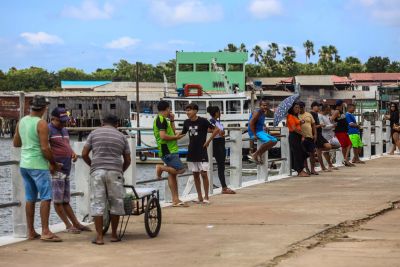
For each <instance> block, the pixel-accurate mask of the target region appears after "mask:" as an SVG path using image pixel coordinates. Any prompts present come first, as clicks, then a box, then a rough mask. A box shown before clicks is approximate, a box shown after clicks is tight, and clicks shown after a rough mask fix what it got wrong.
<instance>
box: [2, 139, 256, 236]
mask: <svg viewBox="0 0 400 267" xmlns="http://www.w3.org/2000/svg"><path fill="white" fill-rule="evenodd" d="M11 146H12V140H11V139H1V138H0V161H4V160H10V157H11V155H10V152H11V151H10V148H11ZM246 168H248V166H246ZM136 172H137V181H143V180H149V179H153V178H155V166H154V165H153V164H138V165H137V169H136ZM73 173H74V169H72V172H71V192H75V191H76V189H75V180H74V177H73ZM228 177H229V176H227V179H228ZM254 178H255V177H254V176H244V177H243V180H244V181H248V180H252V179H254ZM186 180H187V177H182V178H179V181H178V184H179V192H183V189H184V187H185V185H186ZM164 184H165V183H164V182H154V183H149V184H146V185H138V186H137V187H152V188H156V189H158V190H159V191H160V198H161V199H163V198H164V193H165V186H164ZM214 184H215V185H216V186H220V183H219V181H218V178H216V177H215V178H214ZM192 192H193V191H192ZM76 198H77V197H72V198H71V206H72V208H73V209H74V210H76ZM11 201H12V178H11V169H10V167H8V166H0V203H8V202H11ZM11 211H12V208H6V209H0V236H4V235H11V234H12V213H11ZM35 214H36V217H35V227H36V228H40V217H39V215H38V214H39V203H38V204H37V205H36V211H35ZM60 222H61V221H60V219H59V218H58V216H57V214H56V213H55V211H54V208H53V207H52V208H51V212H50V224H56V223H60Z"/></svg>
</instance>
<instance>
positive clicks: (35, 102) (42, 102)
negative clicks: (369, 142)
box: [29, 95, 50, 110]
mask: <svg viewBox="0 0 400 267" xmlns="http://www.w3.org/2000/svg"><path fill="white" fill-rule="evenodd" d="M29 104H30V105H31V107H32V109H33V110H35V109H36V110H40V109H43V108H45V107H46V106H47V105H49V104H50V101H49V100H48V99H47V98H46V97H44V96H42V95H35V96H34V97H33V98H32V100H31V101H29Z"/></svg>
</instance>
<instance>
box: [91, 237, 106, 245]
mask: <svg viewBox="0 0 400 267" xmlns="http://www.w3.org/2000/svg"><path fill="white" fill-rule="evenodd" d="M92 244H94V245H98V246H102V245H104V242H101V243H98V242H97V240H96V238H94V239H92Z"/></svg>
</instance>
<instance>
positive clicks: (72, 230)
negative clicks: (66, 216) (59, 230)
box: [64, 227, 81, 234]
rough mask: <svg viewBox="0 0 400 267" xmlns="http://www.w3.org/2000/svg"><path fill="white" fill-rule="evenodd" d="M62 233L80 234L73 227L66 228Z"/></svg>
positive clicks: (78, 230) (79, 231)
mask: <svg viewBox="0 0 400 267" xmlns="http://www.w3.org/2000/svg"><path fill="white" fill-rule="evenodd" d="M64 233H69V234H80V233H81V230H80V229H78V228H75V227H71V228H67V229H66V230H65V231H64Z"/></svg>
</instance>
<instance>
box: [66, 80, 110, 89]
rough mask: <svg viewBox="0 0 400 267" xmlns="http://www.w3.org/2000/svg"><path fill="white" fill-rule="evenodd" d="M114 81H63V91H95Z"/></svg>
mask: <svg viewBox="0 0 400 267" xmlns="http://www.w3.org/2000/svg"><path fill="white" fill-rule="evenodd" d="M111 82H112V81H61V88H62V89H85V88H86V89H93V88H95V87H98V86H102V85H105V84H108V83H111Z"/></svg>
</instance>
